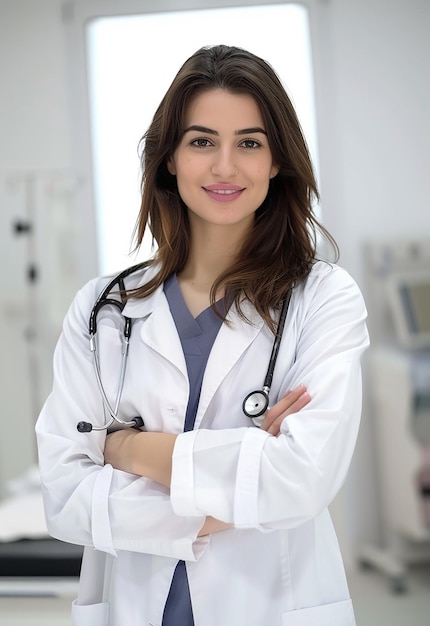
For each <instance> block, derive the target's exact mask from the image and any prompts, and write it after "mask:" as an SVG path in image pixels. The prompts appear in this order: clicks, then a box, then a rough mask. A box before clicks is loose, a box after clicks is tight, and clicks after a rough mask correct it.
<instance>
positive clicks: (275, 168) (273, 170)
mask: <svg viewBox="0 0 430 626" xmlns="http://www.w3.org/2000/svg"><path fill="white" fill-rule="evenodd" d="M279 170H280V167H279V165H275V164H273V165H272V167H271V170H270V178H275V176H277V174H279Z"/></svg>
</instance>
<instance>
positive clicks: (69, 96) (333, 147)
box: [0, 0, 430, 545]
mask: <svg viewBox="0 0 430 626" xmlns="http://www.w3.org/2000/svg"><path fill="white" fill-rule="evenodd" d="M79 4H80V1H79V0H77V1H75V5H76V6H78V5H79ZM81 4H82V3H81ZM93 4H94V3H93ZM98 4H99V5H100V6H103V5H105V4H106V2H103V1H100V2H99V3H98ZM109 4H110V5H111V6H114V5H115V6H118V5H120V4H121V2H119V0H117V1H116V2H115V1H113V0H110V2H109ZM163 4H165V3H163ZM190 4H195V3H190ZM204 4H205V6H207V5H210V3H209V2H206V3H204ZM70 6H73V3H69V8H70ZM309 6H310V7H311V10H312V28H313V34H314V36H315V45H314V55H315V59H314V61H315V72H316V96H317V116H318V124H319V135H320V137H319V147H320V168H321V190H322V199H323V213H324V222H325V224H326V226H327V227H328V228H329V230H331V231H332V233H333V234H334V235H335V237H336V238H337V240H338V243H339V245H340V248H341V263H342V264H343V265H344V266H345V267H346V268H347V269H348V270H350V272H351V273H352V274H353V275H354V276H355V278H356V279H357V280H358V282H359V283H360V285H361V286H362V287H363V288H364V289H365V277H364V269H363V268H364V265H363V262H362V244H363V242H364V241H365V240H367V239H369V238H372V239H373V238H375V239H377V238H387V237H396V236H403V235H411V236H413V235H416V236H419V235H421V234H427V235H428V234H429V231H430V211H429V208H428V194H427V188H426V187H427V173H428V145H429V139H430V126H429V121H428V111H429V110H430V84H429V81H428V80H427V70H426V66H428V59H429V56H430V38H429V37H428V32H429V26H430V3H428V2H427V0H309ZM61 7H62V2H61V0H37V2H34V0H14V1H12V0H10V1H9V2H8V1H6V0H0V47H1V48H0V50H1V54H0V72H1V90H2V98H1V99H0V135H1V138H2V140H1V141H0V173H1V176H2V179H1V180H2V181H3V182H4V180H5V179H7V178H8V177H10V175H11V173H14V174H16V172H19V173H21V174H22V173H28V172H31V171H32V172H36V173H37V172H42V171H43V172H45V173H44V174H43V175H42V174H40V178H41V179H43V180H45V178H44V176H47V177H48V179H49V177H50V176H51V173H52V172H54V171H55V172H57V171H60V173H61V175H62V176H64V177H65V178H66V179H68V180H70V179H71V181H72V183H71V184H72V187H73V185H75V184H76V186H77V188H78V191H77V192H76V193H75V194H74V196H73V197H74V210H75V211H76V212H77V214H79V215H82V216H84V215H85V210H88V207H86V206H83V205H84V204H85V202H83V201H82V198H83V197H86V198H88V197H89V195H88V193H89V192H90V188H91V184H90V181H88V180H85V173H84V174H82V172H81V171H79V167H77V165H76V161H75V156H74V155H76V144H77V143H79V142H80V141H81V137H79V135H78V136H77V135H76V128H75V126H74V124H75V122H74V121H73V120H74V109H75V106H76V101H77V99H79V93H77V92H76V89H75V87H76V85H73V84H72V85H71V84H70V73H69V66H70V65H69V64H70V59H68V56H67V54H68V50H70V47H69V42H68V40H67V37H68V36H69V34H70V28H69V26H70V13H67V14H66V16H65V17H64V16H63V14H62V9H61ZM67 25H68V26H67ZM256 36H258V32H257V34H256ZM273 61H274V64H275V65H276V60H273ZM76 139H78V141H76ZM38 176H39V174H38ZM82 176H83V178H82ZM81 187H84V188H85V189H86V192H85V194H83V195H82V196H80V194H79V188H81ZM73 189H75V188H74V187H73ZM2 211H3V209H2ZM87 217H88V219H89V221H90V228H89V229H87V231H85V232H83V231H82V232H81V234H80V236H81V238H82V242H83V243H82V245H81V246H80V254H79V263H80V265H79V268H78V269H77V275H78V280H81V281H82V280H84V279H86V277H87V275H89V274H91V273H92V272H93V271H95V257H94V254H93V252H91V250H88V249H87V248H89V246H87V243H88V237H90V236H92V232H93V231H92V230H91V219H92V218H91V215H90V216H87ZM8 232H9V231H8V225H7V224H5V225H4V228H2V238H7V237H9V238H10V234H8ZM78 236H79V233H78ZM8 245H9V248H7V247H6V249H8V250H9V249H10V250H12V249H13V243H12V240H11V241H9V242H8ZM2 248H3V246H2ZM86 254H87V256H85V255H86ZM1 260H2V263H3V267H5V265H6V263H8V264H9V267H10V266H11V265H10V264H11V263H12V262H13V259H10V258H8V259H5V258H4V257H2V258H1ZM12 274H13V273H12ZM9 279H10V282H7V281H9ZM2 281H3V282H2V289H1V291H0V294H1V295H0V316H1V315H2V314H3V318H2V320H1V321H2V331H0V332H1V335H0V340H1V342H2V345H3V346H4V345H7V346H8V349H7V351H6V354H5V353H4V352H3V354H2V360H1V372H0V373H1V376H0V381H1V382H0V393H1V397H2V398H3V399H4V408H3V410H2V413H1V414H0V424H1V428H2V436H1V439H0V448H1V447H2V446H3V447H2V448H1V449H0V458H1V459H3V460H2V461H0V483H1V482H2V481H4V480H5V478H7V477H8V476H10V475H13V473H16V472H18V470H20V469H22V470H24V469H25V468H26V464H27V463H29V462H31V454H32V453H31V446H32V441H31V438H32V434H31V435H30V434H29V433H30V430H31V429H29V431H28V433H27V434H26V432H25V431H23V430H22V429H19V430H18V429H13V428H12V427H11V426H6V424H8V423H10V422H13V421H15V424H16V423H17V422H18V420H19V419H21V418H22V419H24V423H25V424H26V425H28V424H29V423H30V422H31V419H30V420H29V418H28V416H23V415H21V414H19V413H20V411H17V404H18V402H17V399H18V398H17V389H16V386H15V387H11V386H10V376H9V377H8V376H6V373H7V372H8V371H10V366H9V365H8V360H9V359H11V361H12V362H16V361H14V358H15V357H14V353H13V350H12V347H11V346H10V342H9V343H8V342H7V341H6V339H7V334H8V332H9V334H10V326H9V327H6V329H5V323H10V316H9V318H7V317H5V313H4V311H5V309H6V306H5V303H6V299H7V298H6V296H5V294H7V293H8V292H10V291H11V290H15V292H17V290H19V289H24V288H25V285H23V284H22V285H21V283H19V281H18V279H17V276H16V274H15V275H12V276H10V273H9V276H8V277H3V278H2ZM17 282H18V283H19V285H18V287H17ZM67 297H68V294H67V295H66V294H65V297H64V302H65V301H66V299H67ZM369 304H370V303H369ZM7 320H9V322H8V321H7ZM8 328H9V331H8ZM45 352H46V351H45ZM22 354H23V350H21V351H20V355H21V356H20V357H19V358H22ZM44 358H45V359H48V356H47V354H45V355H44ZM49 358H50V357H49ZM20 367H22V366H21V365H20V363H18V364H17V365H16V368H17V370H18V371H19V369H20ZM25 390H26V388H25V384H24V383H23V384H22V386H21V395H22V393H24V392H25ZM27 391H28V389H27ZM20 410H22V411H23V412H24V413H25V409H24V408H23V409H20ZM372 435H373V428H372V416H371V415H370V414H369V410H368V407H367V403H365V411H364V417H363V428H362V431H361V435H360V440H359V444H358V448H357V453H356V456H355V460H354V464H353V468H352V472H351V476H350V478H349V480H348V483H347V485H346V489H345V492H344V498H343V499H342V500H341V501H340V504H339V505H338V506H339V507H340V508H341V509H342V508H345V506H346V516H344V517H342V515H340V516H339V520H341V521H340V522H339V523H340V524H343V525H344V527H343V529H342V533H343V534H346V535H348V537H349V538H350V539H352V543H353V545H356V543H357V542H359V541H362V540H377V539H378V534H379V527H378V513H377V508H375V507H376V504H377V498H378V494H377V491H376V487H375V480H374V471H375V464H374V454H375V450H374V446H373V443H372V441H373V440H372ZM23 440H25V441H26V442H27V443H26V444H25V446H24V447H23V446H22V442H23ZM20 450H21V454H20V453H19V452H20ZM342 520H343V521H342Z"/></svg>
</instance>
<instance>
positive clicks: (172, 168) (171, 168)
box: [167, 156, 176, 176]
mask: <svg viewBox="0 0 430 626" xmlns="http://www.w3.org/2000/svg"><path fill="white" fill-rule="evenodd" d="M167 171H168V172H169V174H171V175H172V176H176V165H175V159H174V158H173V156H170V157H169V158H168V159H167Z"/></svg>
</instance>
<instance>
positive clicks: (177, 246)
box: [132, 45, 337, 329]
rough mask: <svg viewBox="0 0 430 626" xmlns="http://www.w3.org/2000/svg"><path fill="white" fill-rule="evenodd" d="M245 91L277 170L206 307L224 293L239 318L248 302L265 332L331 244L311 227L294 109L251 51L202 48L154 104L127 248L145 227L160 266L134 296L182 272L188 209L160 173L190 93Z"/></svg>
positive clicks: (305, 155)
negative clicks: (324, 245) (320, 241)
mask: <svg viewBox="0 0 430 626" xmlns="http://www.w3.org/2000/svg"><path fill="white" fill-rule="evenodd" d="M217 88H218V89H219V88H221V89H224V90H226V91H228V92H230V93H237V94H249V95H251V96H252V97H253V98H254V99H255V100H256V102H257V104H258V105H259V107H260V110H261V114H262V117H263V120H264V124H265V130H266V131H267V138H268V143H269V146H270V150H271V153H272V159H273V162H274V163H276V165H277V166H278V167H279V172H278V174H277V175H276V176H275V177H274V178H273V179H271V181H270V185H269V191H268V194H267V197H266V198H265V200H264V202H263V204H262V205H261V206H260V207H259V209H258V210H257V212H256V216H255V222H254V225H253V228H252V231H251V232H250V233H249V236H248V238H247V240H246V241H245V242H244V244H243V246H242V249H241V251H240V254H239V255H238V257H237V259H236V261H235V262H234V263H233V265H232V266H231V267H229V268H228V269H227V270H226V271H225V272H223V273H222V274H221V275H220V276H219V277H218V278H217V280H216V281H215V283H214V285H213V286H212V290H211V302H212V304H213V303H214V300H215V294H216V292H217V291H218V289H219V288H220V287H221V286H223V288H224V292H225V294H226V297H227V298H228V300H229V301H234V302H235V304H236V306H237V308H238V310H239V312H240V314H241V315H242V317H244V315H243V312H242V311H241V302H242V301H243V298H246V299H248V300H249V301H250V302H251V303H252V304H253V305H254V306H255V308H256V309H257V311H258V312H259V313H260V315H261V316H262V317H263V318H264V320H265V321H266V323H267V324H268V325H269V326H270V327H271V328H272V329H273V326H274V324H273V320H272V315H271V314H273V310H274V309H278V308H279V306H280V303H281V301H282V299H283V298H284V296H285V293H286V291H287V290H288V289H289V288H290V287H292V286H293V285H294V284H297V283H298V282H300V281H302V280H303V279H304V278H305V277H306V276H307V275H308V274H309V271H310V269H311V266H312V264H313V262H314V261H315V257H316V240H317V233H318V232H320V233H321V234H322V235H323V236H324V237H325V238H326V239H327V240H328V241H329V242H330V243H331V244H332V246H333V248H334V250H335V253H336V255H337V246H336V243H335V242H334V240H333V238H332V237H331V236H330V234H329V233H328V232H327V231H326V230H325V229H324V228H323V227H322V226H321V225H320V224H319V223H318V221H317V220H316V218H315V215H314V213H313V205H314V203H315V202H316V201H317V200H318V199H319V195H318V190H317V185H316V181H315V176H314V173H313V169H312V163H311V160H310V156H309V151H308V148H307V145H306V141H305V139H304V137H303V133H302V130H301V128H300V123H299V121H298V119H297V115H296V112H295V110H294V107H293V105H292V103H291V101H290V99H289V97H288V95H287V93H286V92H285V89H284V88H283V86H282V84H281V82H280V80H279V78H278V76H277V75H276V73H275V72H274V70H273V69H272V67H271V66H270V65H269V64H268V63H266V62H265V61H264V60H263V59H261V58H259V57H257V56H255V55H254V54H252V53H250V52H248V51H246V50H243V49H240V48H237V47H230V46H223V45H219V46H213V47H205V48H201V49H200V50H198V51H197V52H196V53H195V54H193V55H192V56H191V57H190V58H189V59H188V60H187V61H186V62H185V63H184V65H183V66H182V67H181V69H180V70H179V72H178V74H177V75H176V77H175V78H174V80H173V82H172V84H171V86H170V87H169V89H168V91H167V93H166V94H165V96H164V98H163V100H162V101H161V103H160V105H159V107H158V109H157V111H156V113H155V115H154V118H153V120H152V123H151V125H150V126H149V129H148V131H147V132H146V133H145V135H144V137H143V138H142V140H141V145H142V148H143V150H142V156H141V165H142V181H141V192H142V204H141V208H140V213H139V216H138V220H137V222H136V228H135V239H136V242H137V245H136V248H139V246H140V244H141V242H142V239H143V235H144V232H145V230H146V228H147V226H148V227H149V229H150V231H151V233H152V236H153V239H154V240H155V242H156V244H157V246H158V250H157V252H156V254H155V258H154V261H153V262H154V263H157V264H159V266H160V269H159V271H158V272H157V274H156V275H155V277H153V279H152V280H151V281H149V282H148V283H146V284H145V285H143V286H142V287H140V288H139V289H138V290H136V291H134V292H133V294H132V295H133V297H145V296H148V295H149V294H151V293H153V291H155V289H157V288H158V287H159V286H160V285H161V284H162V283H163V282H164V281H165V280H166V278H168V276H170V275H171V274H173V273H174V272H177V273H179V272H180V271H181V270H182V269H183V268H184V266H185V264H186V262H187V259H188V255H189V247H190V233H189V224H188V214H187V208H186V206H185V205H184V203H183V201H182V200H181V198H180V196H179V193H178V189H177V185H176V178H175V177H174V176H172V175H171V174H170V173H169V172H168V170H167V161H168V159H169V157H170V156H171V155H172V154H173V153H174V151H175V149H176V147H177V146H178V144H179V142H180V141H181V139H182V135H183V132H184V128H185V126H184V123H185V113H186V111H187V108H188V105H189V104H190V101H191V99H192V98H194V96H196V94H198V93H202V92H203V91H208V90H211V89H217Z"/></svg>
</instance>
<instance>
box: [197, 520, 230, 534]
mask: <svg viewBox="0 0 430 626" xmlns="http://www.w3.org/2000/svg"><path fill="white" fill-rule="evenodd" d="M229 528H233V524H227V523H226V522H220V520H217V519H215V518H214V517H210V516H209V515H208V516H207V517H206V520H205V523H204V524H203V526H202V527H201V528H200V531H199V534H198V535H197V536H198V537H206V535H212V534H213V533H220V532H222V531H223V530H228V529H229Z"/></svg>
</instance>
